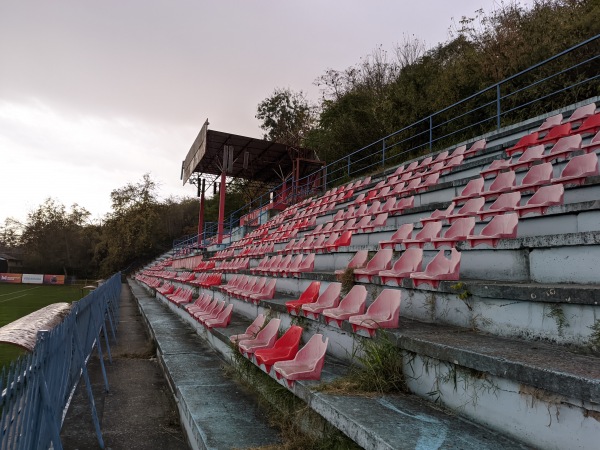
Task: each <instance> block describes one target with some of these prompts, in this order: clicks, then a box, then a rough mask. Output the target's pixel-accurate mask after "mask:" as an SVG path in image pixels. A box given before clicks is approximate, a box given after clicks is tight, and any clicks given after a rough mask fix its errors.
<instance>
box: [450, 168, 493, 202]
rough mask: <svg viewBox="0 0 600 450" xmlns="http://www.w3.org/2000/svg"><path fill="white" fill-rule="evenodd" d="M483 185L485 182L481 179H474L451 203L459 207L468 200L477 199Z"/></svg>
mask: <svg viewBox="0 0 600 450" xmlns="http://www.w3.org/2000/svg"><path fill="white" fill-rule="evenodd" d="M496 161H499V160H496ZM484 183H485V180H484V179H483V177H479V178H475V179H474V180H471V181H469V182H468V183H467V185H466V186H465V187H464V189H463V190H462V191H461V193H460V195H458V196H456V197H454V198H453V199H452V201H453V202H454V203H455V204H457V205H461V204H463V203H464V202H466V201H467V200H469V199H470V198H473V197H479V196H480V195H481V193H482V192H483V188H484ZM453 209H454V207H453Z"/></svg>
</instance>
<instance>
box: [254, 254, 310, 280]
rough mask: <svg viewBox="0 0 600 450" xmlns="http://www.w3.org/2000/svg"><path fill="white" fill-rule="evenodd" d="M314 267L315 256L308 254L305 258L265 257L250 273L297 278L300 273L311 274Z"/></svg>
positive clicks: (290, 256) (298, 256)
mask: <svg viewBox="0 0 600 450" xmlns="http://www.w3.org/2000/svg"><path fill="white" fill-rule="evenodd" d="M314 267H315V254H314V253H309V254H308V255H306V257H303V256H302V254H301V253H300V254H298V255H296V256H295V257H294V256H292V254H291V253H290V254H288V255H286V256H283V255H275V256H272V257H269V256H265V257H264V258H263V259H262V260H261V261H260V262H259V263H258V265H257V266H256V267H254V268H252V269H250V272H251V273H255V274H263V275H272V276H281V277H284V278H287V277H299V276H300V274H301V273H304V272H312V271H313V270H314Z"/></svg>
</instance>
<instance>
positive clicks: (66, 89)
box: [0, 0, 495, 224]
mask: <svg viewBox="0 0 600 450" xmlns="http://www.w3.org/2000/svg"><path fill="white" fill-rule="evenodd" d="M494 5H495V2H494V1H493V0H453V1H446V0H436V1H420V2H415V1H404V0H395V1H392V0H370V1H364V0H363V1H354V0H344V1H341V0H340V1H332V0H329V1H328V0H320V1H318V0H303V1H293V0H287V1H286V0H238V1H228V0H218V1H201V0H168V1H167V0H163V1H153V0H102V1H95V2H92V1H82V0H73V1H65V0H57V1H38V2H32V1H23V0H1V1H0V157H1V158H0V189H1V191H2V193H1V194H0V224H2V223H3V222H4V219H5V218H6V217H9V216H11V217H15V218H17V219H18V220H24V219H25V218H26V215H27V212H28V211H29V210H31V209H33V208H35V207H36V206H38V205H39V204H41V203H42V202H43V201H44V199H45V198H47V197H53V198H55V199H56V200H58V201H60V202H61V203H63V204H65V205H66V206H67V207H69V206H70V205H71V204H73V203H78V204H79V205H81V206H84V207H85V208H87V209H88V210H89V211H91V212H92V215H93V218H94V219H99V218H101V217H102V216H103V215H104V214H105V213H107V212H108V211H109V210H110V191H111V190H113V189H115V188H118V187H121V186H124V185H125V184H127V183H128V182H136V181H138V180H140V179H141V177H142V175H143V174H144V173H147V172H150V173H151V175H152V177H153V178H154V179H155V180H156V181H158V182H159V184H160V195H161V197H163V198H164V197H168V196H169V195H177V196H182V195H190V196H194V195H195V187H193V186H189V185H188V186H185V187H182V186H181V181H180V179H179V175H180V168H181V161H182V160H183V159H184V158H185V155H186V154H187V151H188V149H189V148H190V146H191V144H192V142H193V141H194V139H195V137H196V135H197V133H198V131H199V129H200V127H201V126H202V124H203V123H204V121H205V120H206V119H207V118H208V119H209V121H210V128H211V129H214V130H219V131H226V132H231V133H236V134H242V135H249V136H254V137H261V135H262V133H261V130H260V129H259V126H258V121H257V120H256V119H255V117H254V115H255V113H256V106H257V104H258V103H259V102H260V101H261V100H263V99H264V98H266V97H268V96H269V95H270V94H271V93H272V92H273V90H274V89H275V88H276V87H289V88H291V89H293V90H304V91H305V92H307V93H308V95H309V97H310V98H311V99H313V100H316V99H317V98H318V96H319V92H318V88H316V87H315V86H314V85H313V81H314V80H315V79H316V78H317V77H318V76H319V75H321V74H323V73H324V72H325V70H326V69H328V68H334V69H345V68H347V67H349V66H351V65H353V64H356V63H357V62H359V60H360V58H361V57H363V56H365V55H367V54H369V53H370V52H372V51H373V49H375V48H376V47H377V46H379V45H382V46H383V48H385V49H389V50H391V49H392V47H393V45H394V44H395V43H397V42H400V41H401V40H402V36H403V34H407V35H412V34H414V35H415V36H417V37H418V38H420V39H422V40H424V41H425V42H426V44H427V46H428V47H431V46H433V45H435V44H436V43H438V42H444V41H446V40H447V38H448V28H449V27H450V26H451V24H452V18H454V19H455V20H459V19H460V17H461V16H463V15H467V16H472V15H473V14H474V12H475V10H477V9H479V8H484V9H485V10H486V11H490V10H492V9H493V8H494ZM399 126H400V124H399Z"/></svg>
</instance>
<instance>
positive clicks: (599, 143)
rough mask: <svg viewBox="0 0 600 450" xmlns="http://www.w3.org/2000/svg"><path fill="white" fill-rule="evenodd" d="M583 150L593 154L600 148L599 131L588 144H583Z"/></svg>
mask: <svg viewBox="0 0 600 450" xmlns="http://www.w3.org/2000/svg"><path fill="white" fill-rule="evenodd" d="M581 148H582V149H583V150H584V151H586V152H587V153H589V152H593V151H594V150H596V149H598V148H600V131H598V132H597V133H596V134H595V136H594V137H593V138H592V139H591V140H590V142H588V143H587V144H583V145H582V146H581Z"/></svg>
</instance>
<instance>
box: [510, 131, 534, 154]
mask: <svg viewBox="0 0 600 450" xmlns="http://www.w3.org/2000/svg"><path fill="white" fill-rule="evenodd" d="M538 137H539V134H538V132H537V131H534V132H533V133H530V134H526V135H525V136H523V137H522V138H521V139H519V141H518V142H517V143H516V144H515V145H513V146H512V147H510V148H507V149H506V154H507V155H508V156H513V155H515V154H517V153H523V152H524V151H525V149H526V148H527V147H530V146H532V145H536V144H539V142H538Z"/></svg>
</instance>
